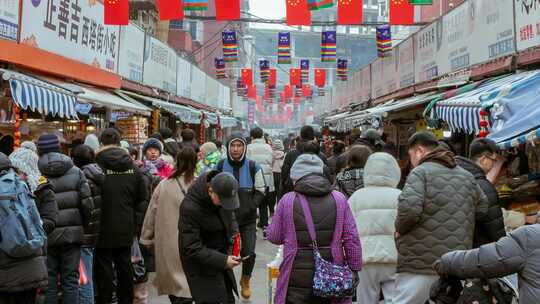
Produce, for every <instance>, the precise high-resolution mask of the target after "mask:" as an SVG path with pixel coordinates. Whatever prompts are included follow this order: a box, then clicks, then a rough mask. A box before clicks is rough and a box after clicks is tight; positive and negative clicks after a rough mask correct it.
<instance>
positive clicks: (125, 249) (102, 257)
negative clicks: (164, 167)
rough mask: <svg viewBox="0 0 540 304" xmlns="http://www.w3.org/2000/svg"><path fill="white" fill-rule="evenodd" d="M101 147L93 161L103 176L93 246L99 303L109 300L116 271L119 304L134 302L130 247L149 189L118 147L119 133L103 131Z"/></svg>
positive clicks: (142, 213) (106, 302) (139, 222)
mask: <svg viewBox="0 0 540 304" xmlns="http://www.w3.org/2000/svg"><path fill="white" fill-rule="evenodd" d="M100 141H101V144H102V145H103V148H102V149H101V150H99V151H98V152H97V155H96V162H97V164H98V165H99V166H100V167H101V169H102V170H103V173H104V174H105V180H104V182H103V186H102V188H101V201H102V204H101V222H100V234H99V238H98V242H97V245H96V251H95V258H94V262H95V265H94V272H95V276H96V283H97V292H98V301H97V303H98V304H109V303H111V301H112V293H113V280H114V278H115V276H114V274H113V263H114V270H115V271H116V278H117V281H118V283H117V288H116V291H117V293H116V294H117V296H118V303H119V304H128V303H129V304H131V303H132V302H133V269H132V265H131V246H132V244H133V241H134V238H136V237H137V234H138V231H137V229H136V227H140V226H141V225H142V220H143V218H144V213H145V211H146V207H147V205H148V198H149V194H148V188H147V186H146V185H145V183H144V180H143V176H142V173H141V172H140V170H139V169H138V168H137V167H136V166H135V164H134V163H133V161H132V159H131V157H130V156H129V153H128V151H127V150H126V149H123V148H121V147H120V134H119V133H118V131H116V130H115V129H112V128H110V129H106V130H104V131H103V133H102V134H101V137H100Z"/></svg>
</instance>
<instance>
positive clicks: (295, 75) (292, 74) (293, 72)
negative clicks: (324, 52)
mask: <svg viewBox="0 0 540 304" xmlns="http://www.w3.org/2000/svg"><path fill="white" fill-rule="evenodd" d="M289 80H290V85H291V86H300V85H302V82H301V78H300V69H290V70H289Z"/></svg>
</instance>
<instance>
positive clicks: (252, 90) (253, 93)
mask: <svg viewBox="0 0 540 304" xmlns="http://www.w3.org/2000/svg"><path fill="white" fill-rule="evenodd" d="M247 97H248V98H249V99H255V98H257V87H256V86H255V85H248V89H247Z"/></svg>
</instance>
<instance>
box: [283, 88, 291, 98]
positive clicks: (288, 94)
mask: <svg viewBox="0 0 540 304" xmlns="http://www.w3.org/2000/svg"><path fill="white" fill-rule="evenodd" d="M283 93H284V94H285V99H288V98H291V97H292V87H291V86H290V85H287V84H286V85H285V87H284V88H283Z"/></svg>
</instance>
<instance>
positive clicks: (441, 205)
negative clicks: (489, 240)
mask: <svg viewBox="0 0 540 304" xmlns="http://www.w3.org/2000/svg"><path fill="white" fill-rule="evenodd" d="M409 157H410V160H411V164H412V165H413V166H414V167H415V168H414V169H413V170H412V172H411V173H410V174H409V177H408V178H407V182H406V184H405V187H404V188H403V192H402V193H401V195H400V197H399V202H398V214H397V219H396V238H397V241H396V245H397V250H398V266H397V277H396V292H395V297H394V303H397V304H410V303H419V304H420V303H424V302H425V301H427V300H428V299H429V291H430V288H431V285H432V284H433V283H434V282H435V281H437V279H438V276H437V275H436V273H435V271H434V270H433V267H432V265H433V263H434V262H435V261H436V260H437V259H438V258H440V257H441V256H442V255H443V254H445V253H447V252H449V251H452V250H460V249H470V248H472V245H473V235H474V225H475V222H476V221H482V220H483V218H484V217H485V216H486V214H487V209H488V208H487V204H488V203H487V199H486V197H485V195H484V193H483V192H482V190H481V189H480V187H479V186H478V184H477V183H476V180H475V178H474V177H473V176H472V175H471V174H470V173H469V172H467V171H466V170H464V169H462V168H461V167H458V166H457V164H456V162H455V160H454V154H452V152H450V151H448V150H447V149H444V148H442V147H440V146H439V143H438V141H437V139H436V138H435V136H434V135H433V134H431V133H428V132H419V133H416V134H414V135H413V136H412V137H411V138H410V139H409Z"/></svg>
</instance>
